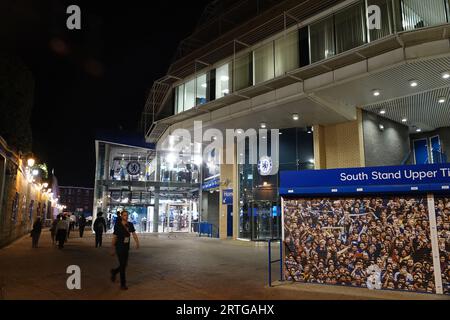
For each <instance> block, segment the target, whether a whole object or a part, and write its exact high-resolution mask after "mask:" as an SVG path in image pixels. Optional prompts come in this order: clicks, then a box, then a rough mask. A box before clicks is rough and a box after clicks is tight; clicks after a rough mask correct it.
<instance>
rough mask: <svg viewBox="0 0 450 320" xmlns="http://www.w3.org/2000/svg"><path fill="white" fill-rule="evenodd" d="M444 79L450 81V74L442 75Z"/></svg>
mask: <svg viewBox="0 0 450 320" xmlns="http://www.w3.org/2000/svg"><path fill="white" fill-rule="evenodd" d="M442 79H445V80H447V79H450V72H444V73H443V74H442Z"/></svg>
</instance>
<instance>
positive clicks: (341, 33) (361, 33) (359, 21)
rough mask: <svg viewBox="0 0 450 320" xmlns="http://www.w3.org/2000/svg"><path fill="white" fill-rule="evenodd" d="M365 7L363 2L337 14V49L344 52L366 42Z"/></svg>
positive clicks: (338, 51)
mask: <svg viewBox="0 0 450 320" xmlns="http://www.w3.org/2000/svg"><path fill="white" fill-rule="evenodd" d="M364 17H365V9H364V6H363V5H362V3H359V4H356V5H353V6H351V7H349V8H347V9H345V10H342V11H340V12H338V13H337V14H336V15H335V26H336V51H337V53H342V52H345V51H348V50H350V49H353V48H356V47H359V46H361V45H363V44H364V43H366V23H365V21H366V20H365V19H364Z"/></svg>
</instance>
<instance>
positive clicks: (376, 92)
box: [372, 89, 381, 97]
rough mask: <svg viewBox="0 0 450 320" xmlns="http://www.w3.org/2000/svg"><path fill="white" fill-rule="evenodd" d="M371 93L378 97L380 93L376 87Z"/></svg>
mask: <svg viewBox="0 0 450 320" xmlns="http://www.w3.org/2000/svg"><path fill="white" fill-rule="evenodd" d="M372 93H373V95H374V96H375V97H378V96H379V95H380V94H381V91H380V90H378V89H376V90H373V91H372Z"/></svg>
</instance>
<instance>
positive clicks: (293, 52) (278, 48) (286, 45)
mask: <svg viewBox="0 0 450 320" xmlns="http://www.w3.org/2000/svg"><path fill="white" fill-rule="evenodd" d="M299 51H300V50H299V34H298V31H294V32H291V33H288V34H286V36H283V37H281V38H280V39H277V40H275V76H276V77H279V76H281V75H283V74H285V73H286V72H288V71H291V70H295V69H297V68H298V67H299V59H300V58H299Z"/></svg>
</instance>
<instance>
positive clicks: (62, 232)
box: [56, 216, 69, 249]
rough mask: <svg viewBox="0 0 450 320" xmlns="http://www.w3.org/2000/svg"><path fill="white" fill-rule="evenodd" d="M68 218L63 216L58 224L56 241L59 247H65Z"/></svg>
mask: <svg viewBox="0 0 450 320" xmlns="http://www.w3.org/2000/svg"><path fill="white" fill-rule="evenodd" d="M66 219H67V218H66V216H62V217H61V219H60V220H59V221H58V223H57V224H56V241H57V242H58V248H59V249H62V248H64V242H66V237H67V229H68V228H69V225H68V223H67V221H66Z"/></svg>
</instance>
